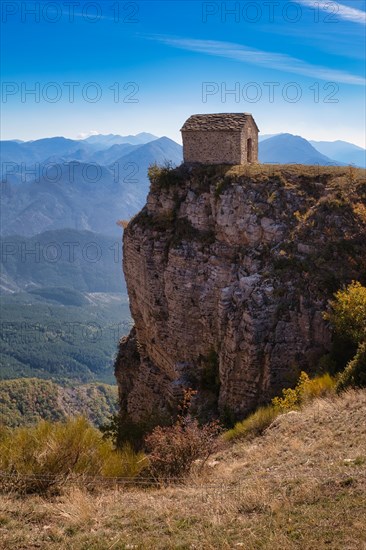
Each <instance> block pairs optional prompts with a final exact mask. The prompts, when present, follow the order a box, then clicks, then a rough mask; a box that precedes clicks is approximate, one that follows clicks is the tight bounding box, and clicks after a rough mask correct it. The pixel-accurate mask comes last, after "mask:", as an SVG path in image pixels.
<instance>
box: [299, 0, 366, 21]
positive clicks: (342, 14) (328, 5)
mask: <svg viewBox="0 0 366 550" xmlns="http://www.w3.org/2000/svg"><path fill="white" fill-rule="evenodd" d="M297 1H298V2H299V3H300V4H303V5H304V6H308V7H309V8H313V9H318V8H319V9H321V10H323V11H325V12H327V13H328V14H329V15H331V14H333V16H334V17H335V18H338V19H343V20H344V21H352V22H353V23H359V24H360V25H366V12H364V11H362V10H358V9H356V8H350V7H349V6H345V5H344V4H338V2H326V1H323V2H319V1H317V2H315V0H297ZM333 8H334V10H333Z"/></svg>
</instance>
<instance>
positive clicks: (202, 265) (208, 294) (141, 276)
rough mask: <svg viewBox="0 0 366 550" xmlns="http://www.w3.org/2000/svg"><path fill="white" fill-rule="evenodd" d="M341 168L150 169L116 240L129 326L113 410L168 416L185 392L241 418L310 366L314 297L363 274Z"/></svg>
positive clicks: (318, 347)
mask: <svg viewBox="0 0 366 550" xmlns="http://www.w3.org/2000/svg"><path fill="white" fill-rule="evenodd" d="M347 170H348V168H342V169H341V168H326V167H324V168H320V169H319V167H305V166H297V167H285V166H283V167H280V168H279V167H275V166H272V167H270V166H267V167H263V166H262V167H261V166H252V167H228V166H226V167H225V166H218V167H213V166H206V167H199V166H197V167H192V166H190V167H189V166H185V165H183V166H182V167H180V168H178V169H176V170H168V169H162V170H160V171H159V170H158V169H155V170H152V172H151V174H150V177H151V181H152V184H151V189H150V193H149V195H148V199H147V204H146V206H145V207H144V209H143V210H142V211H141V212H140V213H139V214H138V215H137V216H136V217H135V218H133V219H132V220H131V222H130V223H129V225H128V227H127V229H126V230H125V233H124V239H123V246H124V260H123V269H124V273H125V278H126V283H127V288H128V293H129V298H130V307H131V312H132V316H133V319H134V322H135V327H134V329H133V331H132V332H131V334H130V335H129V336H128V337H127V338H124V339H123V340H122V341H121V343H120V350H119V355H118V358H117V361H116V377H117V380H118V385H119V393H120V404H121V409H122V411H123V412H124V413H128V414H129V415H130V417H131V418H133V419H134V420H136V421H138V420H141V419H142V418H146V417H148V416H152V415H156V416H157V417H159V416H161V415H163V416H164V415H166V414H171V412H172V411H174V410H175V408H176V406H177V403H178V402H179V400H180V399H181V396H182V392H183V390H184V389H185V388H188V387H190V388H193V389H195V390H197V394H196V397H195V402H194V407H195V408H196V410H197V412H198V413H199V415H201V417H203V418H206V417H210V415H215V414H221V415H227V414H229V415H230V416H231V417H232V418H240V417H243V416H244V415H245V414H246V413H248V412H249V411H250V410H253V408H255V407H256V406H258V405H259V404H263V403H265V402H268V401H269V400H270V398H271V397H272V396H274V395H275V394H277V393H278V392H279V391H280V390H281V389H282V388H283V387H287V386H290V385H292V384H293V383H294V382H295V381H296V379H297V377H298V375H299V372H300V371H301V370H306V371H308V372H310V373H311V372H314V371H315V370H316V368H317V364H318V360H319V358H320V357H321V356H322V355H323V354H325V353H326V352H327V350H329V348H330V344H331V334H330V330H329V327H328V326H327V324H326V322H325V321H324V319H323V311H324V310H325V308H326V305H327V300H328V299H329V298H330V297H331V296H332V294H333V292H335V291H336V290H337V289H338V288H339V287H340V286H341V285H342V284H343V283H348V282H350V281H351V280H352V279H358V280H361V279H362V277H364V276H365V273H366V265H365V263H366V245H365V238H364V237H365V234H366V216H365V210H362V207H361V206H360V205H365V194H366V188H365V175H364V171H361V170H360V171H357V172H356V175H353V176H352V181H351V179H348V178H349V176H348V172H347ZM357 205H358V206H357Z"/></svg>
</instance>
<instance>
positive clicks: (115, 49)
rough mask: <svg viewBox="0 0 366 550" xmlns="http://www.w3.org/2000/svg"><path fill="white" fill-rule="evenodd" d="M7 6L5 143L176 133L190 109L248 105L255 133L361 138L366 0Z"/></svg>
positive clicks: (4, 20) (4, 14)
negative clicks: (108, 134) (49, 138)
mask: <svg viewBox="0 0 366 550" xmlns="http://www.w3.org/2000/svg"><path fill="white" fill-rule="evenodd" d="M73 4H74V6H73ZM1 8H2V23H1V25H2V31H3V32H2V38H1V42H2V44H1V46H2V79H3V85H2V103H1V114H2V135H1V137H2V139H15V138H19V139H25V140H27V139H37V138H40V137H47V136H55V135H64V136H67V137H71V138H76V137H80V136H84V135H88V134H90V133H95V132H98V133H118V134H130V133H133V134H134V133H137V132H142V131H147V132H151V133H154V134H156V135H159V136H161V135H167V136H169V137H171V138H172V139H175V140H177V141H179V140H180V133H179V129H180V127H181V126H182V124H183V122H184V120H185V119H186V118H187V117H188V116H189V115H190V114H192V113H204V112H240V111H245V112H251V113H253V115H254V117H255V119H256V121H257V123H258V126H259V128H260V130H261V132H262V133H263V134H272V133H277V132H290V133H293V134H299V135H302V136H303V137H306V138H308V139H316V140H330V141H333V140H336V139H344V140H346V141H351V142H353V143H356V144H358V145H360V146H365V137H364V136H365V118H366V112H365V105H366V101H365V50H366V46H365V31H366V17H365V11H366V5H365V0H342V2H341V3H338V2H325V1H323V0H319V1H318V2H315V1H314V0H297V1H295V2H287V1H285V0H267V1H266V0H254V1H253V0H252V1H249V0H244V1H242V2H229V1H228V2H215V1H213V2H201V1H197V0H191V1H174V2H173V1H154V0H149V1H141V2H129V1H127V2H117V1H113V0H104V1H99V2H89V1H83V0H80V1H79V2H78V1H76V0H75V1H71V0H70V1H67V0H59V1H53V2H48V1H41V2H33V1H32V2H31V1H26V2H16V1H11V2H7V1H6V0H2V2H1ZM117 8H118V11H117ZM32 11H33V12H34V11H35V14H34V13H31V12H32ZM32 89H33V90H35V93H33V94H32V93H29V91H30V90H32Z"/></svg>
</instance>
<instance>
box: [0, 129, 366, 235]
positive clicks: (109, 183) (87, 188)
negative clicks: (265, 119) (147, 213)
mask: <svg viewBox="0 0 366 550" xmlns="http://www.w3.org/2000/svg"><path fill="white" fill-rule="evenodd" d="M312 143H313V144H315V145H316V147H317V148H316V147H314V145H312ZM312 143H311V142H309V141H307V140H305V139H304V138H302V137H300V136H294V135H291V134H278V135H273V136H266V135H264V136H262V137H261V140H260V144H259V160H260V162H264V163H285V164H288V163H299V164H319V165H344V164H347V163H355V164H357V165H358V166H365V165H366V162H365V150H364V149H361V148H360V147H357V146H355V145H353V144H349V143H347V142H334V143H328V142H312ZM0 145H1V157H2V163H1V169H2V201H1V216H2V226H1V234H3V235H12V234H18V235H23V236H28V237H29V236H32V235H36V234H37V233H42V232H44V231H48V230H56V229H64V228H71V229H75V230H88V231H95V232H97V233H104V234H108V235H114V236H117V235H119V234H120V233H119V229H118V228H117V226H116V221H117V220H118V219H121V218H122V219H129V218H131V216H133V215H134V214H136V213H137V212H138V211H139V210H140V209H141V207H142V206H143V205H144V203H145V199H146V195H147V192H148V188H149V181H148V178H147V170H148V167H149V165H151V164H152V163H154V162H156V163H158V164H164V163H166V162H170V163H171V164H173V165H178V164H180V163H181V162H182V156H183V155H182V146H181V145H179V144H178V143H176V142H174V141H173V140H171V139H169V138H167V137H161V138H158V137H156V136H154V135H152V134H148V133H141V134H138V135H136V136H119V135H114V134H110V135H106V136H104V135H96V136H91V137H89V138H87V139H84V140H71V139H67V138H64V137H54V138H45V139H40V140H36V141H30V142H20V143H19V142H18V141H2V142H0Z"/></svg>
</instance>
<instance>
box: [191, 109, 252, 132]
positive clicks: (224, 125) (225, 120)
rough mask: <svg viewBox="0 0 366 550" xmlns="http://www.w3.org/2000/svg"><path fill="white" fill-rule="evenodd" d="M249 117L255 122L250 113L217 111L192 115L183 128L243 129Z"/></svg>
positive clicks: (204, 129) (203, 129) (207, 129)
mask: <svg viewBox="0 0 366 550" xmlns="http://www.w3.org/2000/svg"><path fill="white" fill-rule="evenodd" d="M249 119H252V121H253V122H254V124H255V120H254V118H253V117H252V115H251V114H250V113H215V114H210V115H192V116H190V117H189V118H188V119H187V120H186V121H185V123H184V124H183V127H182V130H184V131H185V130H202V131H209V130H236V131H238V130H241V129H242V128H243V126H245V125H246V124H247V122H248V120H249Z"/></svg>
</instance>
